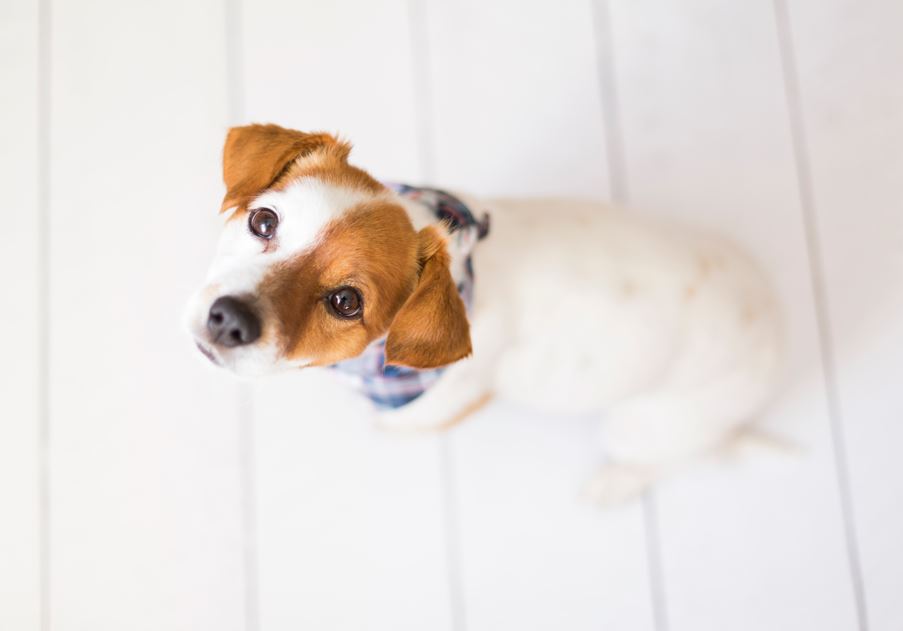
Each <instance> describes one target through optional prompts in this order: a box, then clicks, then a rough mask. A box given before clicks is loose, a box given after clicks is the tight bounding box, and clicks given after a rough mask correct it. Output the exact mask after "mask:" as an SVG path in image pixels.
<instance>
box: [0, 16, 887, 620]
mask: <svg viewBox="0 0 903 631" xmlns="http://www.w3.org/2000/svg"><path fill="white" fill-rule="evenodd" d="M610 5H611V6H610V7H609V6H608V3H606V2H605V1H604V0H596V2H595V3H589V2H587V3H583V4H567V3H565V4H563V5H561V6H555V7H553V6H552V5H550V4H548V3H543V2H538V1H536V2H534V1H530V2H494V3H484V2H471V1H466V0H460V1H456V2H439V1H438V0H433V1H428V2H417V1H416V0H411V1H410V2H404V1H403V0H381V1H379V2H365V1H363V0H359V1H358V0H343V1H342V2H338V3H317V2H312V1H305V2H300V3H289V2H282V1H279V0H267V1H266V2H255V3H238V2H228V3H221V2H213V1H212V0H204V1H203V2H200V3H189V4H184V3H177V2H173V1H169V0H165V1H164V2H158V3H154V5H153V6H152V7H151V6H150V5H140V4H138V3H114V2H109V1H107V0H98V1H95V2H88V1H86V0H81V1H78V2H74V3H68V4H64V3H51V9H52V11H51V15H52V19H51V22H50V31H49V32H48V33H46V35H47V36H48V37H49V38H50V39H49V42H50V45H51V51H52V55H51V58H50V62H51V74H50V84H49V88H50V99H51V100H50V115H51V128H50V130H49V131H50V138H51V145H50V156H49V158H50V166H51V171H50V191H49V192H50V234H49V238H50V258H51V261H50V262H51V265H50V269H49V274H50V287H51V295H50V311H49V313H48V316H49V324H50V364H49V375H50V380H49V383H45V384H42V383H41V382H40V374H41V370H42V368H41V359H40V356H39V354H38V349H39V343H40V337H39V335H40V321H41V312H40V310H39V287H40V285H39V278H40V276H39V274H40V268H39V267H38V265H39V261H40V256H39V243H40V236H41V235H39V233H38V227H39V225H40V224H39V221H38V214H37V212H38V205H39V189H38V181H39V178H38V175H39V174H38V172H37V165H38V134H37V124H38V120H37V112H38V109H37V105H38V98H39V96H38V95H39V92H38V85H37V81H38V56H37V42H38V34H39V31H38V24H37V15H38V13H37V6H36V4H35V3H33V2H32V3H29V2H22V1H20V0H16V1H15V2H7V3H6V4H4V5H3V8H2V9H0V46H2V50H3V52H4V54H3V55H2V56H0V73H2V77H3V81H2V83H0V92H2V103H3V106H2V108H3V109H2V115H0V116H2V117H0V138H2V141H0V178H2V184H3V189H4V207H3V210H2V211H0V212H2V217H3V224H4V229H3V230H2V231H0V274H2V275H3V281H4V287H5V288H7V293H6V296H5V298H3V299H0V300H2V303H0V306H2V309H3V310H2V322H3V324H4V325H6V326H8V327H13V330H15V331H16V334H15V335H13V336H8V337H9V341H8V342H7V345H6V346H5V347H4V350H5V354H4V357H12V358H14V360H9V361H6V362H3V364H2V367H0V392H2V400H0V406H2V407H0V628H2V629H6V628H10V629H16V630H17V631H18V630H19V629H21V630H22V631H35V630H37V629H38V628H39V626H40V621H39V618H40V615H39V614H40V610H41V608H42V607H44V608H46V609H47V611H49V612H50V614H51V615H50V627H49V629H48V630H47V631H51V630H57V629H59V630H69V629H72V630H79V629H91V630H92V631H95V630H97V631H105V630H111V631H119V630H120V629H124V628H128V629H136V630H141V629H148V630H154V631H169V630H182V629H186V630H187V629H190V630H191V631H202V630H216V631H221V630H229V629H243V630H247V631H257V630H258V629H261V630H263V631H276V630H282V629H292V630H295V629H303V628H313V629H362V628H367V629H393V630H394V629H440V630H442V629H455V630H461V629H465V628H466V629H468V630H469V631H474V630H479V629H487V630H488V629H499V628H519V629H547V628H567V629H590V628H593V629H596V628H608V629H625V630H628V631H632V630H634V629H636V630H642V631H645V630H647V629H653V628H659V629H662V628H670V629H675V630H680V629H688V630H689V629H692V630H694V631H696V630H703V629H725V628H730V629H801V628H818V629H851V630H852V629H860V630H861V631H864V628H863V627H862V626H861V625H860V623H858V622H857V602H856V597H857V594H856V590H855V589H854V578H855V576H856V575H857V574H856V571H855V570H856V568H857V567H861V571H862V578H863V582H862V586H863V590H864V596H865V597H864V603H863V605H864V609H863V611H864V612H865V613H866V614H867V616H868V620H869V622H870V623H871V624H870V626H869V628H870V629H872V630H893V629H897V628H899V626H900V624H901V621H903V605H901V602H903V601H901V599H900V598H899V592H900V585H901V584H903V546H901V545H900V544H899V533H900V532H901V531H903V486H901V480H903V464H901V460H900V458H898V457H897V453H896V452H897V449H896V447H897V445H898V444H899V443H900V439H901V438H903V436H901V435H900V429H899V425H900V423H899V419H900V416H901V414H903V401H901V398H900V394H899V390H900V389H899V386H898V384H897V382H898V381H899V374H900V373H901V369H903V365H901V361H903V360H901V357H903V354H901V350H900V349H901V343H903V330H901V328H900V324H899V322H900V308H901V307H903V281H901V278H903V223H901V219H900V218H901V217H903V212H901V211H903V209H901V207H900V206H901V201H900V200H901V199H903V198H901V196H900V194H899V191H898V188H899V180H900V174H901V172H903V170H901V169H903V118H901V113H900V112H901V111H903V92H901V88H900V82H899V81H898V80H897V79H898V75H899V68H900V63H901V61H903V48H901V43H900V38H899V32H900V28H901V26H903V14H901V10H900V7H899V6H898V5H899V3H896V2H893V1H892V0H883V1H881V0H873V1H872V2H866V3H862V2H852V0H848V1H845V0H831V1H830V2H809V1H803V0H799V1H793V2H789V3H788V5H789V6H788V12H787V16H788V17H789V22H788V23H789V25H790V27H791V31H792V35H793V38H792V39H793V41H792V42H791V41H788V40H787V39H786V37H785V30H786V29H782V28H781V25H782V23H781V22H780V20H779V19H778V18H779V17H780V15H781V13H780V12H778V15H777V16H776V13H775V10H774V9H775V7H773V6H772V5H771V4H768V3H764V4H763V3H758V4H755V3H718V2H714V1H703V0H694V1H693V2H690V3H684V4H682V5H681V6H680V7H679V8H678V7H675V6H672V4H669V3H665V2H657V1H656V2H654V1H652V0H643V1H636V0H634V1H631V2H627V1H626V0H624V1H622V0H610ZM781 6H782V5H781V4H780V3H777V7H778V8H779V9H780V8H781ZM227 16H228V17H230V19H229V20H227ZM227 24H230V25H231V28H230V30H229V31H228V34H227V28H226V27H227ZM608 34H611V36H612V37H611V39H609V38H608ZM782 37H783V38H784V39H781V38H782ZM227 51H229V53H230V54H229V55H227ZM782 55H783V58H782ZM788 55H789V56H790V57H791V58H792V59H791V61H793V62H795V68H796V70H797V71H798V86H797V87H798V92H794V90H793V89H791V94H790V96H791V98H790V99H789V100H788V98H787V97H788V93H787V86H788V84H787V83H786V82H785V79H786V78H787V77H786V74H787V73H786V63H782V61H783V62H786V61H787V58H788ZM230 59H231V60H232V62H234V63H232V64H231V65H230V64H229V63H227V61H228V60H230ZM600 61H601V64H600ZM609 68H611V69H613V72H614V74H613V75H612V76H609V77H608V80H607V81H600V74H599V73H600V69H601V70H602V71H607V70H608V69H609ZM791 78H792V77H791ZM791 88H793V86H792V85H791ZM794 95H796V96H794ZM796 97H798V99H797V100H794V99H795V98H796ZM788 104H789V107H788ZM611 105H615V106H616V110H612V109H611V108H610V107H609V106H611ZM603 107H605V109H603ZM794 107H795V108H796V110H794ZM794 111H797V112H798V113H799V114H800V116H799V117H797V118H794ZM236 120H248V121H252V120H253V121H273V122H279V123H282V124H285V125H288V126H294V127H298V128H302V129H326V130H329V131H341V132H342V133H344V134H345V135H346V136H348V137H349V138H350V139H351V140H353V141H354V143H355V145H356V149H355V152H354V154H353V155H354V157H355V159H356V160H357V161H358V162H359V163H361V164H362V165H365V166H366V167H368V168H370V169H371V170H372V171H373V172H374V173H375V174H376V175H378V176H379V177H385V178H397V179H401V180H411V181H421V180H423V179H427V178H429V179H432V180H434V181H436V182H437V183H439V184H442V185H445V186H450V187H460V188H465V189H470V190H473V191H475V192H480V193H509V194H537V193H567V194H574V195H583V196H590V197H599V198H605V197H609V196H611V194H612V191H618V193H619V195H624V196H626V197H627V199H628V200H629V201H630V202H632V203H633V204H635V205H637V206H639V207H642V208H646V209H649V210H651V211H654V212H659V213H662V214H667V215H670V216H677V217H684V218H686V219H687V220H690V221H692V222H695V223H698V224H702V225H706V226H710V227H712V228H714V229H717V230H720V231H724V232H727V233H729V234H732V235H734V236H735V237H736V238H737V239H738V240H740V241H742V242H743V243H745V244H746V245H747V246H748V247H749V248H750V249H751V250H752V251H753V252H754V253H756V254H757V255H758V257H759V258H760V259H762V260H763V261H764V262H765V264H766V265H767V266H768V267H769V269H771V270H772V273H773V275H774V277H775V279H776V283H777V285H778V287H779V289H780V292H781V295H782V296H783V297H784V299H785V301H786V303H787V305H788V316H789V318H788V322H789V334H790V335H789V337H790V341H791V344H792V349H793V353H792V362H791V367H790V375H791V378H790V380H789V382H788V386H787V389H786V392H785V395H784V397H783V398H782V400H781V401H780V402H779V404H778V405H776V407H775V408H774V410H773V411H772V412H771V413H769V415H768V417H767V418H766V419H765V422H766V423H767V426H768V427H769V428H770V429H771V430H772V431H774V432H775V433H777V434H780V435H782V436H785V437H788V438H791V439H792V440H793V441H794V442H795V443H797V444H798V445H800V446H801V447H802V451H801V453H800V454H798V455H796V456H793V457H784V458H781V457H777V456H762V455H759V456H751V457H748V458H746V459H744V460H743V461H742V462H739V463H733V464H731V465H723V464H708V465H706V466H702V467H699V468H697V469H696V470H695V471H693V472H691V473H689V474H688V475H687V476H686V477H684V478H682V479H679V480H675V481H673V482H671V483H669V484H667V485H665V486H663V487H662V488H660V489H658V490H657V491H656V493H655V494H654V496H653V498H652V499H651V501H650V502H649V504H648V506H647V509H644V507H643V506H641V505H634V506H630V507H627V508H625V509H623V510H620V511H615V512H610V513H599V512H596V511H594V510H592V509H589V508H587V507H584V506H580V505H579V504H577V503H576V500H575V497H576V494H577V490H578V487H579V484H580V482H581V481H582V480H583V479H585V477H586V476H588V475H589V473H590V472H591V471H592V469H593V467H594V466H595V465H596V463H597V456H596V452H595V448H594V445H593V441H594V438H595V431H594V430H595V427H594V422H593V419H581V420H577V421H571V422H568V423H562V422H561V421H558V420H555V419H551V418H543V417H539V416H536V415H533V414H531V413H528V412H525V411H521V410H515V409H511V408H509V407H506V406H504V405H501V404H494V405H492V406H490V407H488V408H487V409H485V410H483V411H482V412H480V413H479V414H478V415H477V417H476V418H475V419H474V420H473V421H472V422H471V423H469V424H466V425H464V426H462V427H460V428H458V429H456V430H454V431H453V432H452V433H451V434H450V435H448V436H446V437H421V438H414V439H411V438H397V437H392V436H384V435H380V434H377V433H375V432H374V431H372V430H371V429H370V428H369V427H368V425H367V422H366V419H365V416H366V414H365V410H366V406H365V405H364V404H363V403H362V402H359V401H356V400H353V399H351V398H349V397H348V396H347V395H346V394H345V392H344V391H343V390H342V389H340V388H339V387H338V386H336V385H334V384H332V383H331V382H329V381H326V380H323V379H308V378H305V377H304V376H294V375H286V376H284V377H280V378H278V379H274V380H272V381H267V382H261V383H259V384H256V385H255V386H254V387H253V389H249V388H247V387H238V386H237V385H236V382H234V381H233V380H231V379H230V378H228V377H227V376H226V375H224V374H220V373H215V372H212V371H211V370H209V369H207V368H206V367H205V366H203V365H201V363H200V362H199V361H198V359H197V358H195V357H194V353H193V352H192V349H191V348H190V346H189V345H188V343H187V341H186V338H185V336H184V334H183V333H182V331H181V329H180V326H179V316H180V312H181V308H182V303H183V301H184V299H185V298H186V297H187V296H188V294H189V293H190V291H191V290H192V289H193V288H194V286H195V285H196V284H197V283H198V282H200V280H201V279H202V277H203V269H204V267H205V265H206V263H207V261H208V260H209V256H210V254H211V251H212V247H213V240H214V237H215V232H216V231H215V228H214V227H215V225H216V223H217V222H218V221H219V220H218V218H217V217H216V216H215V209H216V208H217V207H218V203H219V198H220V195H221V187H220V184H219V181H218V180H219V151H220V148H221V145H222V140H223V136H224V131H225V127H226V126H227V124H228V123H230V122H234V121H236ZM800 129H802V132H803V133H802V134H799V133H798V132H799V130H800ZM795 140H796V141H797V144H796V147H797V148H800V147H801V148H802V151H801V152H798V153H797V154H795V153H794V147H795V145H794V141H795ZM800 140H802V142H800ZM612 151H614V152H615V153H616V154H617V155H608V153H610V152H612ZM801 157H802V164H801V161H800V160H801ZM612 164H614V165H615V166H616V167H619V165H623V169H621V168H610V166H611V165H612ZM801 167H802V168H801ZM609 173H611V174H612V175H613V177H614V178H615V179H616V180H617V181H611V182H610V181H609ZM807 178H808V179H807ZM806 182H809V186H811V192H812V196H811V198H812V203H811V205H810V206H807V205H806V204H807V202H806V199H807V198H806V194H805V190H804V189H805V186H806V185H805V183H806ZM801 183H803V187H802V188H801ZM801 193H802V194H801ZM807 208H809V209H810V210H811V211H812V219H813V220H814V221H813V223H812V224H811V225H813V226H814V227H815V231H814V235H815V236H816V237H817V241H816V245H818V246H820V250H819V251H817V252H816V254H817V255H818V256H816V257H815V258H814V261H815V263H816V264H815V265H814V266H813V265H811V261H810V247H811V243H810V240H807V232H806V227H807V223H806V221H807V215H806V213H805V212H804V210H806V209H807ZM813 278H815V280H816V285H815V286H816V287H820V288H821V290H822V292H823V295H824V298H825V300H824V301H823V302H822V303H820V302H819V301H818V300H816V296H817V295H818V294H815V293H813ZM822 306H823V307H824V310H823V311H821V312H820V311H819V309H820V308H821V307H822ZM819 316H821V317H819ZM825 321H826V322H827V323H828V324H829V325H830V329H829V330H827V331H826V335H825V336H824V340H820V336H819V323H820V322H825ZM823 341H827V346H824V345H823V344H822V342H823ZM825 366H827V367H828V371H827V373H826V372H825V371H824V367H825ZM832 368H833V370H832ZM826 374H827V376H828V378H827V379H826ZM832 376H833V378H832ZM45 388H46V389H47V391H49V393H50V399H49V410H50V446H51V449H50V453H49V457H50V474H51V477H50V483H51V496H50V499H51V502H50V512H49V514H48V513H43V512H42V511H41V510H40V502H39V489H40V484H39V469H38V466H39V462H38V458H39V451H38V447H39V445H38V441H39V427H40V426H39V421H38V413H39V410H40V405H41V404H40V399H39V393H40V392H41V391H43V389H45ZM832 401H836V403H837V405H836V406H835V407H836V409H837V412H839V415H838V417H837V418H835V419H834V420H835V421H839V423H838V424H837V425H836V427H838V428H839V429H840V430H841V431H839V432H836V438H838V442H835V440H834V439H835V433H832V424H831V420H832V417H831V407H832V406H831V402H832ZM838 449H839V450H840V451H839V452H838V451H837V450H838ZM837 453H839V454H840V455H841V456H844V455H845V456H846V460H844V459H843V458H842V457H841V458H840V459H838V458H837V457H836V455H837ZM845 483H848V486H849V490H850V494H851V496H850V499H851V502H850V504H851V506H852V511H851V513H850V516H851V517H852V518H853V519H852V524H853V525H854V526H855V537H854V538H853V539H852V544H853V545H848V542H847V540H846V532H845V522H844V519H843V517H844V506H845V504H844V495H843V493H842V489H843V488H845V487H844V484H845ZM42 525H44V526H49V529H50V530H49V531H50V534H51V539H50V549H49V559H50V575H49V577H47V578H48V579H49V584H50V592H49V597H50V598H49V600H48V601H46V602H44V603H42V602H41V597H40V590H39V584H40V580H41V572H40V563H39V559H40V538H39V533H40V531H41V527H42ZM647 535H650V536H647ZM656 544H657V545H656ZM659 547H660V552H661V562H660V563H659V562H658V557H657V552H658V548H659ZM851 561H852V563H851ZM659 588H660V592H661V593H659Z"/></svg>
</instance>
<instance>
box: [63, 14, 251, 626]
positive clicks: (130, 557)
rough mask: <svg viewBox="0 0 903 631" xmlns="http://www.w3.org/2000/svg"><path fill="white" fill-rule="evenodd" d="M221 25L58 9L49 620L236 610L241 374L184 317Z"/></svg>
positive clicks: (218, 120) (215, 165)
mask: <svg viewBox="0 0 903 631" xmlns="http://www.w3.org/2000/svg"><path fill="white" fill-rule="evenodd" d="M222 24H223V13H222V6H221V3H220V2H218V1H213V0H205V1H202V2H196V3H189V4H184V3H181V2H177V1H175V0H162V1H161V2H155V3H153V4H144V5H135V4H131V3H129V4H124V3H119V2H114V1H112V0H99V1H97V2H92V3H81V2H79V3H69V4H67V3H60V4H54V7H53V21H52V33H53V38H54V39H53V46H52V50H53V56H52V68H53V75H52V86H51V93H52V95H53V107H52V111H51V119H52V122H53V129H52V169H51V171H52V190H51V200H50V201H51V213H52V216H51V251H52V270H51V275H52V281H53V282H52V295H51V305H52V321H51V338H52V339H51V348H52V358H51V388H50V389H51V395H52V399H51V450H52V451H51V454H52V465H53V466H52V504H53V508H52V516H53V519H52V533H51V537H52V547H51V564H52V586H51V605H52V611H51V617H52V624H53V625H54V628H57V627H58V628H60V629H82V628H85V629H87V628H90V629H136V630H138V629H146V630H159V629H223V630H230V629H243V628H244V611H243V610H244V588H245V586H244V579H243V568H242V555H241V545H242V540H241V510H240V493H239V453H240V450H239V428H238V419H237V413H236V410H235V407H236V406H235V397H234V391H235V386H234V384H233V383H231V382H229V381H228V380H227V379H225V377H224V375H223V374H221V373H219V372H216V371H214V370H213V369H212V368H211V367H209V365H207V364H206V362H204V361H203V359H202V358H200V357H199V356H198V355H197V353H196V352H195V350H194V349H193V348H192V344H191V342H190V340H189V338H188V336H187V334H186V332H185V331H184V329H183V327H182V325H181V322H180V320H181V314H182V312H183V311H184V304H185V302H186V301H187V298H188V296H189V295H190V293H191V292H193V291H194V290H195V288H196V287H197V285H198V284H199V283H200V282H201V281H202V279H203V272H204V269H205V268H206V266H207V264H208V263H209V260H210V257H211V255H212V251H213V245H214V241H215V226H216V225H217V224H218V223H219V219H218V218H217V217H216V210H217V208H218V200H219V199H220V195H221V184H220V181H219V179H220V175H219V174H220V165H219V157H220V149H221V146H222V144H221V143H222V138H223V133H224V129H225V121H226V106H225V95H226V85H225V64H224V61H223V56H224V55H223V51H224V50H225V44H224V41H223V34H222V33H223V29H222Z"/></svg>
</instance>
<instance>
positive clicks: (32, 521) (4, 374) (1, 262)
mask: <svg viewBox="0 0 903 631" xmlns="http://www.w3.org/2000/svg"><path fill="white" fill-rule="evenodd" d="M38 22H39V18H38V6H37V3H35V2H29V1H27V0H15V1H12V2H4V3H3V5H2V6H0V102H2V103H3V117H2V118H0V187H2V189H3V190H4V191H6V199H5V201H4V203H3V209H2V210H0V218H2V223H3V226H4V227H3V230H0V278H2V282H3V287H4V291H3V295H2V296H0V313H2V314H3V316H2V320H3V324H4V327H6V330H7V332H8V335H7V339H6V341H5V343H4V361H3V362H2V363H0V401H2V406H3V407H2V409H0V417H2V420H0V498H2V502H3V503H2V509H0V510H2V515H3V518H2V525H0V594H3V597H2V598H0V628H4V629H21V630H22V631H37V629H38V628H39V627H40V619H41V618H40V616H41V600H40V585H41V576H40V568H41V555H40V545H41V542H40V533H41V530H42V528H41V521H40V519H41V514H40V505H41V500H40V497H41V493H40V478H39V471H40V469H39V467H40V463H39V448H40V433H41V432H40V427H41V418H40V417H41V413H40V412H41V403H40V398H39V397H40V396H41V395H42V390H41V383H40V376H41V370H40V364H39V362H40V359H41V348H42V345H41V338H40V336H41V322H42V321H43V320H42V316H41V312H40V309H41V307H42V305H41V292H40V287H41V276H42V274H43V270H42V268H41V265H42V258H43V257H42V256H41V247H40V244H41V239H40V235H39V230H40V228H41V220H40V213H41V207H40V193H39V186H40V182H41V178H40V177H39V168H40V166H39V153H38V152H39V148H38V147H39V138H40V135H39V133H38V125H39V120H38V112H39V111H40V107H39V104H38V98H39V86H38V83H39V80H40V78H39V50H38V46H39V24H38Z"/></svg>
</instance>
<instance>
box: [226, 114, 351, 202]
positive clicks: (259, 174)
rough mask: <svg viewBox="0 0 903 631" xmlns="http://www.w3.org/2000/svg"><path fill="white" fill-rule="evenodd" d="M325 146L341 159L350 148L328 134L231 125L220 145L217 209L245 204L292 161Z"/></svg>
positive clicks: (280, 128)
mask: <svg viewBox="0 0 903 631" xmlns="http://www.w3.org/2000/svg"><path fill="white" fill-rule="evenodd" d="M325 147H330V148H335V149H338V150H340V151H341V152H343V153H344V155H343V156H342V157H343V158H347V155H348V151H350V147H349V146H348V145H346V144H344V143H342V142H340V141H338V140H337V139H336V138H335V137H334V136H331V135H330V134H325V133H313V134H305V133H304V132H300V131H295V130H293V129H285V128H284V127H280V126H279V125H245V126H244V127H233V128H232V129H230V130H229V134H228V135H227V136H226V146H225V147H224V148H223V182H225V184H226V196H225V198H224V199H223V205H222V208H221V209H220V210H221V211H222V210H226V209H227V208H232V207H234V206H241V205H244V204H247V203H248V202H250V201H251V200H252V199H253V198H254V197H256V196H257V195H259V194H260V193H262V192H263V191H264V190H266V189H267V188H268V187H269V186H270V185H271V184H273V182H275V181H276V180H277V179H278V178H279V176H280V175H281V174H282V172H283V171H285V169H286V168H287V167H288V166H289V164H291V162H292V161H293V160H295V159H296V158H298V157H300V156H305V155H307V154H310V153H312V152H314V151H316V150H317V149H321V148H325Z"/></svg>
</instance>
